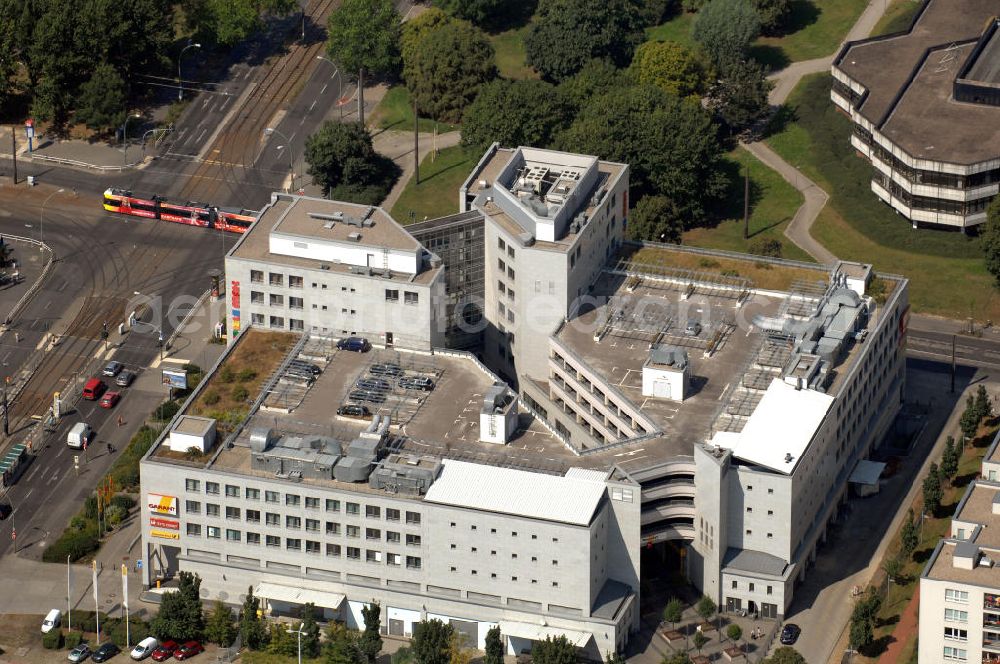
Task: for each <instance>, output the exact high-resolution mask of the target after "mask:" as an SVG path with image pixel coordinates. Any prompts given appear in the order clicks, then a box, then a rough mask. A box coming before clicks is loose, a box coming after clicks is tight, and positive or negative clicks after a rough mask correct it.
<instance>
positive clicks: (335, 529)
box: [326, 521, 340, 535]
mask: <svg viewBox="0 0 1000 664" xmlns="http://www.w3.org/2000/svg"><path fill="white" fill-rule="evenodd" d="M326 534H327V535H339V534H340V524H339V523H337V522H335V521H327V522H326Z"/></svg>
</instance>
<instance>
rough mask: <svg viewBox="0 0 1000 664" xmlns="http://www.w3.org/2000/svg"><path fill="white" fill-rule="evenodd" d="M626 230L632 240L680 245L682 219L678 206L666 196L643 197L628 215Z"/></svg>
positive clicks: (682, 229)
mask: <svg viewBox="0 0 1000 664" xmlns="http://www.w3.org/2000/svg"><path fill="white" fill-rule="evenodd" d="M627 230H628V236H629V237H630V238H632V239H633V240H650V241H652V242H671V243H674V244H680V243H681V233H682V232H683V231H684V219H683V215H682V213H681V210H680V209H679V208H678V206H677V205H676V204H675V203H674V202H673V201H672V200H670V199H669V198H667V197H666V196H652V195H651V196H643V197H642V198H640V199H639V202H638V203H636V205H635V207H634V208H633V209H632V212H631V214H630V215H629V218H628V229H627Z"/></svg>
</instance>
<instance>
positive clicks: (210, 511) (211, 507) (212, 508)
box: [205, 503, 219, 517]
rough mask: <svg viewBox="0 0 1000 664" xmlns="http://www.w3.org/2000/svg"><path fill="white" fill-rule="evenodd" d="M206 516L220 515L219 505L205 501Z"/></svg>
mask: <svg viewBox="0 0 1000 664" xmlns="http://www.w3.org/2000/svg"><path fill="white" fill-rule="evenodd" d="M205 516H214V517H218V516H219V506H218V505H215V504H213V503H205Z"/></svg>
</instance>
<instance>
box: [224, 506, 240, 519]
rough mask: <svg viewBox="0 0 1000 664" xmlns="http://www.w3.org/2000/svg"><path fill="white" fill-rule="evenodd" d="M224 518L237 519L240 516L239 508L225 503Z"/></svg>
mask: <svg viewBox="0 0 1000 664" xmlns="http://www.w3.org/2000/svg"><path fill="white" fill-rule="evenodd" d="M226 518H227V519H239V518H240V508H239V507H230V506H228V505H226Z"/></svg>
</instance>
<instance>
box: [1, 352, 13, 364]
mask: <svg viewBox="0 0 1000 664" xmlns="http://www.w3.org/2000/svg"><path fill="white" fill-rule="evenodd" d="M13 352H14V351H11V352H10V353H7V354H6V355H4V356H3V360H2V362H3V364H4V365H5V366H6V364H7V360H9V359H10V356H11V354H12V353H13Z"/></svg>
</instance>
